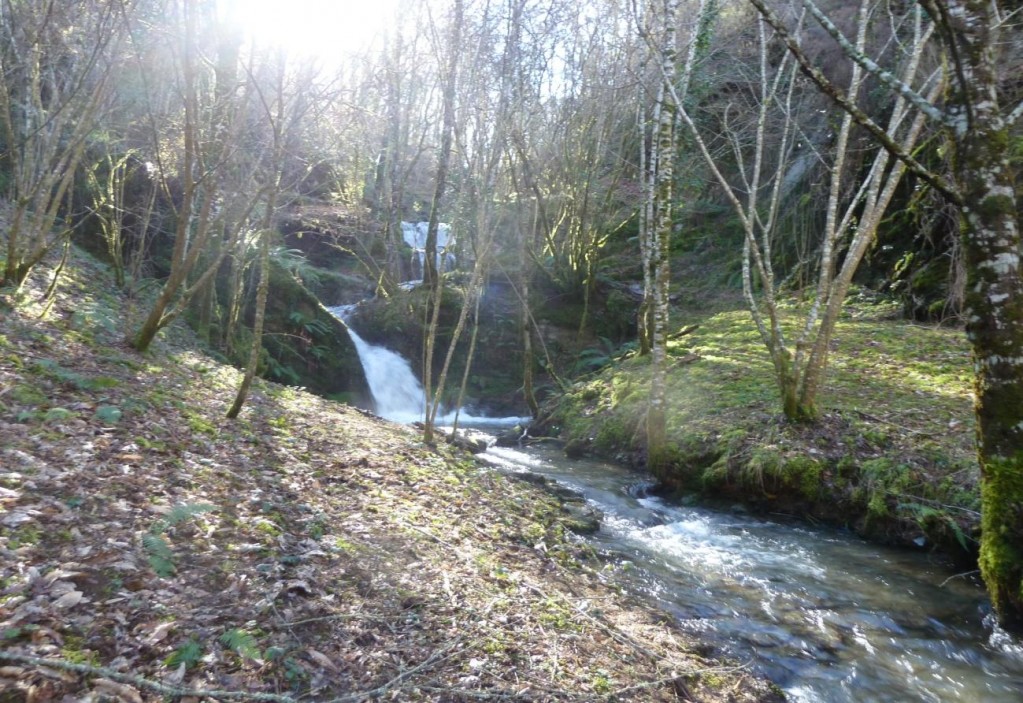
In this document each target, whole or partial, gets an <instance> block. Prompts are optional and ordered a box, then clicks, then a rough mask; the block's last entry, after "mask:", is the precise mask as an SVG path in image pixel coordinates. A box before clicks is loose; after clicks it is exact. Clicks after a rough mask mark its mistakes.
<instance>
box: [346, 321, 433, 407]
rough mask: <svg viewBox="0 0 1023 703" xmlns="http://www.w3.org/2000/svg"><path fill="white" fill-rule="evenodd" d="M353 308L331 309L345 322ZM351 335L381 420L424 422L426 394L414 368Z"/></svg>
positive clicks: (388, 351)
mask: <svg viewBox="0 0 1023 703" xmlns="http://www.w3.org/2000/svg"><path fill="white" fill-rule="evenodd" d="M353 307H354V306H353V305H339V306H337V307H332V308H327V309H328V310H329V311H330V312H331V314H333V315H334V316H335V317H337V318H338V319H340V320H341V321H342V322H343V321H344V318H345V316H346V315H347V314H348V313H349V312H351V310H352V308H353ZM345 326H346V327H348V325H347V324H346V325H345ZM348 335H349V336H350V337H351V338H352V343H353V344H354V345H355V351H356V352H358V354H359V361H361V362H362V370H363V372H364V373H365V374H366V383H367V384H368V385H369V392H370V393H371V394H372V395H373V402H374V403H375V404H376V413H377V415H379V416H380V417H384V418H387V419H388V420H394V421H395V422H416V421H419V420H422V419H423V416H424V413H425V409H426V395H425V393H424V392H423V386H422V384H421V383H419V379H417V378H416V375H415V373H413V372H412V365H411V364H409V362H408V361H406V360H405V359H404V358H403V357H402V356H401V355H400V354H398V353H397V352H394V351H391V350H390V349H387V348H385V347H380V346H377V345H375V344H370V343H369V342H367V341H366V340H365V339H363V338H362V337H360V336H359V335H358V333H357V332H356V331H355V330H353V329H352V328H351V327H348Z"/></svg>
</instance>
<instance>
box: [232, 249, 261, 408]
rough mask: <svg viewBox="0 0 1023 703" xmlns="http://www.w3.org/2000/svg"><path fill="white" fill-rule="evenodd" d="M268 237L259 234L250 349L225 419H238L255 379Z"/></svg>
mask: <svg viewBox="0 0 1023 703" xmlns="http://www.w3.org/2000/svg"><path fill="white" fill-rule="evenodd" d="M270 236H271V230H269V229H264V230H263V231H262V232H260V244H259V287H258V288H257V289H256V318H255V320H254V321H253V323H252V347H251V349H249V361H248V363H247V364H246V365H245V375H244V376H243V377H242V382H241V385H239V386H238V392H237V393H236V394H235V397H234V402H233V403H232V404H231V409H230V410H228V411H227V418H228V419H229V420H233V419H234V418H236V417H238V413H240V412H241V410H242V406H243V405H244V404H245V399H246V398H247V397H248V395H249V388H250V387H251V386H252V381H253V380H255V378H256V369H257V368H258V367H259V352H260V351H262V349H263V324H264V321H265V320H266V299H267V297H269V292H270Z"/></svg>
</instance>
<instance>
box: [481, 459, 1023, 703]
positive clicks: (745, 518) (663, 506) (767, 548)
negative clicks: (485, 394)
mask: <svg viewBox="0 0 1023 703" xmlns="http://www.w3.org/2000/svg"><path fill="white" fill-rule="evenodd" d="M482 456H483V458H484V459H485V460H486V461H487V462H488V463H490V464H491V465H494V466H497V467H499V468H501V469H503V470H506V471H530V472H534V473H538V474H542V475H544V476H546V477H547V478H549V479H553V480H556V481H557V482H558V483H560V484H562V485H564V486H566V487H568V488H571V489H573V490H575V491H577V492H579V493H581V494H582V495H583V496H584V497H585V498H586V500H587V501H588V502H589V503H590V504H591V505H593V506H595V507H597V508H599V509H600V510H601V511H603V512H604V515H605V517H604V521H603V524H602V528H601V530H600V531H599V532H598V533H597V534H596V535H593V536H592V537H589V538H587V539H590V540H591V541H592V544H593V546H594V547H595V548H597V549H598V550H600V551H601V552H602V553H603V554H604V555H605V556H606V557H608V558H609V559H610V561H611V563H613V564H615V565H616V569H615V571H616V572H617V576H616V578H617V579H619V580H620V581H622V582H623V585H625V586H626V587H627V588H630V589H632V590H634V591H637V592H639V593H641V594H642V595H644V596H646V597H647V598H648V599H649V600H651V601H653V603H654V604H655V605H656V606H657V607H659V608H660V609H662V610H665V611H666V612H669V613H671V614H672V615H673V616H674V617H675V618H676V620H677V622H678V623H679V624H680V625H681V627H682V628H683V629H684V630H686V631H688V632H690V633H691V634H692V635H693V637H694V639H697V640H700V641H704V642H708V643H710V644H713V645H715V646H717V647H718V648H719V649H720V650H721V651H722V652H724V653H725V654H726V655H727V656H728V657H729V658H731V659H733V660H735V661H737V662H740V663H745V662H749V663H751V665H752V666H753V668H754V669H755V670H757V671H758V672H760V673H762V674H764V675H765V676H767V677H768V678H770V679H771V680H772V681H774V682H775V683H776V684H778V686H780V687H781V688H782V689H783V690H784V691H785V693H786V695H787V696H788V698H789V699H790V700H792V701H800V702H803V703H818V702H821V703H825V702H826V703H839V702H845V701H849V702H853V701H855V702H857V703H860V702H862V701H900V702H901V701H970V702H972V701H976V702H978V703H980V702H983V703H1000V702H1002V701H1005V702H1006V703H1008V702H1009V701H1011V702H1012V703H1020V701H1023V644H1021V643H1019V642H1014V641H1013V640H1011V639H1010V638H1009V637H1008V636H1007V635H1006V634H1005V633H1004V632H1002V631H1000V630H999V629H998V628H996V627H995V626H994V625H993V624H992V618H991V617H990V616H989V609H990V606H989V603H988V600H987V597H986V594H985V593H984V590H983V588H982V587H981V585H980V584H979V582H978V580H977V578H976V576H975V575H966V576H964V575H956V574H954V573H952V572H949V571H948V569H947V567H944V566H943V565H941V564H939V563H935V562H932V561H931V560H929V559H928V557H927V556H926V555H925V554H921V553H917V552H911V551H907V550H898V549H890V548H885V547H881V546H877V545H872V544H869V543H866V542H864V541H861V540H859V539H857V538H856V537H855V536H852V535H850V534H847V533H844V532H841V531H838V530H829V529H823V528H822V529H817V528H808V527H801V526H798V525H793V524H789V523H783V522H772V521H769V520H764V519H761V518H757V517H752V516H750V515H746V514H744V513H742V512H735V511H718V510H712V509H708V508H704V507H685V506H682V505H679V504H676V503H671V502H668V501H665V500H662V499H660V498H657V497H654V496H650V495H648V494H647V490H648V488H649V487H650V486H651V485H652V482H651V481H649V480H646V479H644V477H643V476H642V475H639V474H636V473H635V472H632V471H629V470H627V469H624V468H622V467H619V466H616V465H614V464H609V463H605V462H599V461H590V460H582V459H573V460H569V459H566V458H565V456H564V454H563V453H562V452H560V451H559V450H555V449H552V448H543V447H532V448H523V449H508V448H501V447H491V448H490V449H489V450H488V451H487V452H486V453H485V454H484V455H482Z"/></svg>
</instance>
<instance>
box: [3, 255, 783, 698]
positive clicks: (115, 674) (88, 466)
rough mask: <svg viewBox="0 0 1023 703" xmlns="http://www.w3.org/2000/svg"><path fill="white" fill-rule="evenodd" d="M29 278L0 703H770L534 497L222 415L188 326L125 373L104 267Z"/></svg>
mask: <svg viewBox="0 0 1023 703" xmlns="http://www.w3.org/2000/svg"><path fill="white" fill-rule="evenodd" d="M48 275H49V274H48V273H47V276H48ZM45 278H46V276H44V275H43V274H42V273H40V274H38V275H36V276H35V277H34V278H33V279H31V280H30V282H29V284H28V285H27V286H26V287H25V289H24V290H23V291H22V293H20V294H19V298H18V300H17V301H16V304H15V305H14V307H13V309H11V308H8V309H5V310H0V701H2V702H3V703H8V702H13V701H22V700H25V701H33V702H40V703H41V702H44V701H49V700H61V701H98V700H118V701H127V702H130V703H139V702H141V701H157V700H167V699H175V700H182V701H196V700H199V699H204V698H205V699H215V700H223V701H227V700H261V701H278V702H288V703H290V702H291V701H297V700H299V699H301V700H331V701H352V702H353V703H354V702H356V701H365V700H370V699H373V700H377V699H379V700H400V701H479V700H510V701H511V700H513V701H602V700H605V701H611V700H615V701H628V700H636V701H694V700H699V701H715V702H716V701H722V702H723V701H767V700H780V696H779V694H777V693H776V691H775V690H774V689H773V687H771V686H770V685H769V684H768V683H767V682H765V681H763V680H761V679H759V678H758V677H756V676H755V675H753V674H752V673H751V672H750V670H749V669H748V667H747V666H745V665H744V664H743V663H742V662H721V661H717V660H715V659H714V658H713V652H712V651H710V650H709V648H707V647H705V646H702V645H701V643H699V642H695V641H693V640H692V639H691V636H689V635H686V634H684V633H682V632H680V631H679V630H677V629H676V628H675V627H673V625H672V623H671V619H670V618H668V617H665V616H664V615H662V614H661V613H659V612H657V611H655V610H652V609H650V608H649V607H648V606H646V605H644V604H643V603H642V602H639V601H638V600H636V599H633V598H631V597H630V596H629V595H628V594H626V593H624V592H623V591H621V590H620V589H618V588H616V587H615V585H614V584H613V583H611V582H609V580H608V579H609V578H610V577H608V576H607V575H606V574H605V573H604V571H603V569H602V567H603V566H604V564H603V563H602V562H601V561H600V559H599V558H598V557H597V556H596V555H595V554H593V553H592V552H591V551H590V550H589V549H588V548H587V547H586V546H585V543H583V542H582V541H580V540H578V539H576V538H574V536H573V535H571V534H570V533H569V532H568V530H566V528H565V525H566V524H567V520H569V519H570V518H569V516H568V514H567V513H566V512H565V510H564V509H563V507H562V506H561V505H560V504H559V503H558V502H557V501H556V500H555V499H554V498H552V497H551V496H550V495H548V494H547V493H545V492H543V491H542V490H540V489H538V488H536V487H533V486H531V485H529V484H526V483H523V482H519V481H513V480H510V479H508V478H507V477H505V476H503V475H501V474H499V473H496V472H495V471H493V470H490V469H487V468H485V467H483V466H481V465H479V464H477V463H476V462H475V461H474V460H473V459H472V458H471V456H469V455H468V454H464V453H462V452H460V451H459V450H456V449H454V448H451V447H449V446H447V445H441V446H437V447H430V446H425V445H424V444H423V443H422V442H421V439H420V436H419V434H418V433H417V432H416V431H415V430H413V429H412V428H409V427H404V426H398V425H394V424H391V423H386V422H383V421H380V420H378V419H376V418H373V417H370V416H367V415H366V414H364V413H362V412H360V411H357V410H355V409H352V408H349V407H347V406H343V405H340V404H337V403H334V402H330V401H327V400H324V399H322V398H319V397H316V396H313V395H311V394H309V393H306V392H304V391H302V390H298V389H294V388H287V387H283V386H278V385H275V384H270V383H262V382H257V384H256V385H255V387H254V390H253V392H252V395H251V397H250V399H249V401H248V403H247V405H246V406H245V409H244V410H243V412H242V415H241V417H240V418H239V419H238V420H235V421H228V420H226V419H224V414H225V412H226V410H227V408H228V407H229V405H230V403H231V401H232V399H233V396H234V392H235V389H236V388H237V385H238V383H239V380H240V374H239V373H238V372H237V371H236V370H235V369H232V368H230V367H226V366H224V365H221V364H220V363H218V362H216V361H214V360H213V359H211V358H210V357H208V356H206V355H204V354H203V353H201V352H200V351H198V350H197V349H198V348H197V346H196V345H195V344H194V343H193V340H192V339H191V338H190V336H189V334H188V332H187V330H185V329H184V328H182V327H179V326H175V327H174V328H172V329H170V330H168V331H167V332H166V333H164V334H163V335H162V336H161V337H160V338H159V340H158V342H157V343H156V344H155V345H154V348H153V349H152V350H151V351H150V352H148V353H146V354H138V353H136V352H135V351H133V350H131V349H130V348H128V347H127V346H126V345H125V344H124V343H123V339H124V337H125V335H126V332H127V331H128V330H129V329H131V327H130V325H131V323H132V322H133V320H135V319H136V317H137V314H138V313H140V310H139V308H140V307H141V306H140V305H138V304H136V305H135V306H132V305H131V304H130V302H129V301H127V300H125V299H124V298H123V297H122V296H121V295H120V294H119V293H117V292H115V290H116V289H115V287H114V286H113V284H112V281H111V279H110V276H109V275H108V272H107V271H106V270H105V269H104V267H102V266H101V265H99V264H96V263H95V262H93V261H92V260H91V259H89V258H88V257H85V256H84V255H81V254H78V253H76V254H74V256H73V260H72V262H71V265H70V267H69V273H68V274H66V275H65V276H64V277H62V278H61V280H60V283H59V285H58V287H57V291H56V295H55V298H54V300H53V301H52V304H50V305H47V304H46V303H45V302H44V301H43V300H41V298H42V295H43V288H44V287H45V284H46V282H47V281H46V280H44V279H45ZM2 302H4V301H2V300H0V303H2ZM8 302H11V301H10V300H8Z"/></svg>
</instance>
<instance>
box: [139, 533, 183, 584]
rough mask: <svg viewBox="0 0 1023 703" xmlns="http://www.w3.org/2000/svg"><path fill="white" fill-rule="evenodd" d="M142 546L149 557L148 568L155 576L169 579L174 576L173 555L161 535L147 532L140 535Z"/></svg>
mask: <svg viewBox="0 0 1023 703" xmlns="http://www.w3.org/2000/svg"><path fill="white" fill-rule="evenodd" d="M142 546H143V547H144V548H145V550H146V552H147V555H148V557H149V566H151V567H152V568H153V571H155V572H156V575H157V576H159V577H161V578H169V577H171V576H173V575H174V571H175V568H174V553H173V552H172V551H171V548H170V545H169V544H167V540H165V539H164V538H163V535H160V534H153V533H152V532H147V533H146V534H144V535H142Z"/></svg>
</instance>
